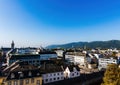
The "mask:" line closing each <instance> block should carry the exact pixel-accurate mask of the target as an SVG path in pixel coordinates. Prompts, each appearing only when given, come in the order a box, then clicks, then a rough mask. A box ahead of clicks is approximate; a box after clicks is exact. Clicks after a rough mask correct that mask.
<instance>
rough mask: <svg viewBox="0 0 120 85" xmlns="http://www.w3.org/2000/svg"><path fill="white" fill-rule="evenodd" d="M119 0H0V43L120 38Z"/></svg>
mask: <svg viewBox="0 0 120 85" xmlns="http://www.w3.org/2000/svg"><path fill="white" fill-rule="evenodd" d="M119 31H120V1H119V0H115V1H113V0H100V1H96V0H92V1H91V0H84V1H83V0H60V1H57V0H0V46H3V47H10V44H11V42H12V40H14V42H15V46H16V47H29V46H30V47H40V46H43V47H45V46H47V45H51V44H65V43H71V42H80V41H89V42H90V41H108V40H120V39H119V36H120V32H119Z"/></svg>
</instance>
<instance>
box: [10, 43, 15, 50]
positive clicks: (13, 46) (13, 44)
mask: <svg viewBox="0 0 120 85" xmlns="http://www.w3.org/2000/svg"><path fill="white" fill-rule="evenodd" d="M14 48H15V43H14V41H12V43H11V49H14Z"/></svg>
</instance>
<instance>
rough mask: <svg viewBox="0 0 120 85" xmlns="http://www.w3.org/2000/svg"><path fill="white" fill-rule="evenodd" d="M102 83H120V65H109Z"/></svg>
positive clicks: (116, 84)
mask: <svg viewBox="0 0 120 85" xmlns="http://www.w3.org/2000/svg"><path fill="white" fill-rule="evenodd" d="M101 85H120V68H118V65H116V64H109V65H108V67H107V69H106V72H105V74H104V78H103V83H102V84H101Z"/></svg>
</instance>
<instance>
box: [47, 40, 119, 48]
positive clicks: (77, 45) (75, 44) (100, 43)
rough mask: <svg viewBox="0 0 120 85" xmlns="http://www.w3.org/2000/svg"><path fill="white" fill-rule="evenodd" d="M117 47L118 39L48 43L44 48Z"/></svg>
mask: <svg viewBox="0 0 120 85" xmlns="http://www.w3.org/2000/svg"><path fill="white" fill-rule="evenodd" d="M73 47H74V48H84V47H86V48H103V49H106V48H118V49H120V40H109V41H93V42H73V43H68V44H62V45H49V46H47V47H46V48H49V49H54V48H73Z"/></svg>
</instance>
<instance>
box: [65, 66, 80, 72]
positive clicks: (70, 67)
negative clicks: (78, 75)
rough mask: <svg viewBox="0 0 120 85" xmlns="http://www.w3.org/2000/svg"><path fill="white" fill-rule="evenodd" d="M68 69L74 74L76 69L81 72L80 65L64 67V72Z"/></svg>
mask: <svg viewBox="0 0 120 85" xmlns="http://www.w3.org/2000/svg"><path fill="white" fill-rule="evenodd" d="M67 67H68V68H69V70H70V72H72V71H73V70H74V68H76V70H77V71H80V68H79V67H78V65H66V66H63V68H64V70H65V69H66V68H67Z"/></svg>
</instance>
